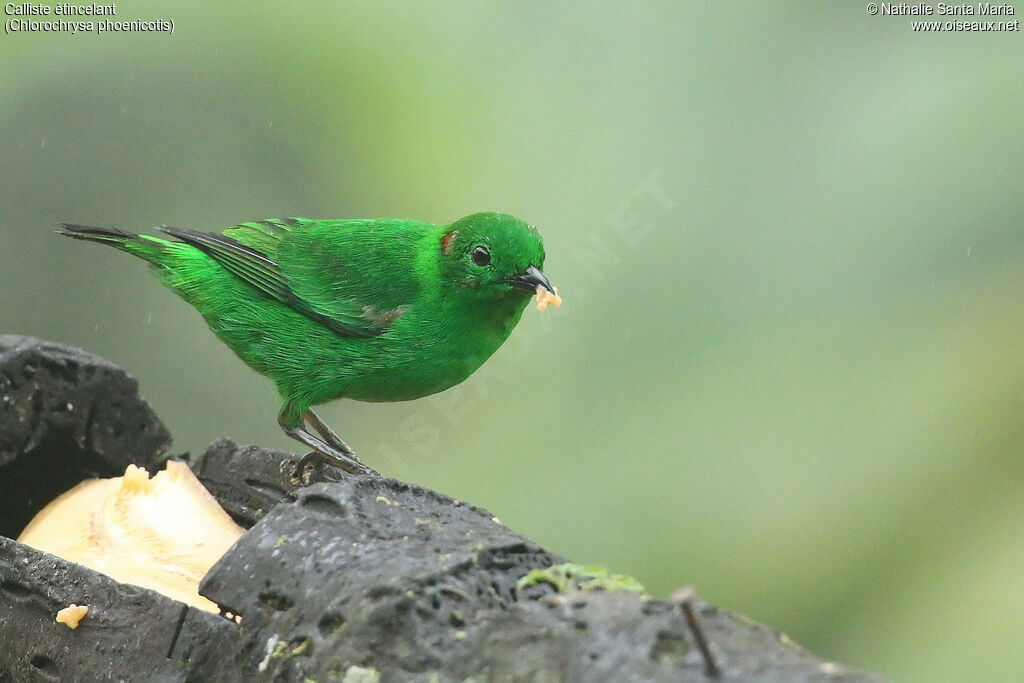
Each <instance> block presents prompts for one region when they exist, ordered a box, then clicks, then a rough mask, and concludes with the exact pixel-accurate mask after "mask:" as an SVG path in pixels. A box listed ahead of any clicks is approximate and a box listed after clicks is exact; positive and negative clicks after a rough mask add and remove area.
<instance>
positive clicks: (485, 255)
mask: <svg viewBox="0 0 1024 683" xmlns="http://www.w3.org/2000/svg"><path fill="white" fill-rule="evenodd" d="M470 256H472V258H473V263H475V264H476V265H478V266H486V265H489V264H490V262H491V252H489V251H487V247H477V248H476V249H474V250H473V253H472V254H470Z"/></svg>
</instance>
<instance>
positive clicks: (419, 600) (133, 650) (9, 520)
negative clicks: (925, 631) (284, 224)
mask: <svg viewBox="0 0 1024 683" xmlns="http://www.w3.org/2000/svg"><path fill="white" fill-rule="evenodd" d="M26 366H31V367H32V368H33V370H27V369H26ZM4 396H10V397H12V398H11V400H8V401H6V402H5V401H4V398H3V397H4ZM67 403H71V404H72V405H73V406H82V408H81V412H80V413H79V414H76V410H78V409H77V407H76V408H75V409H72V410H68V409H66V404H67ZM168 444H169V437H168V435H167V432H166V430H165V429H164V428H163V426H162V425H161V424H160V422H159V420H158V419H157V418H156V416H155V415H154V414H153V412H152V410H151V409H150V408H149V406H148V405H147V404H146V403H145V402H144V401H142V400H141V399H140V398H139V397H138V394H137V392H136V386H135V383H134V381H133V380H132V379H131V378H130V377H128V376H127V375H126V374H125V373H124V372H123V371H121V370H119V369H118V368H116V367H115V366H113V365H110V364H109V363H107V362H105V361H102V360H101V359H98V358H95V357H93V356H90V355H88V354H85V353H84V352H80V351H77V350H74V349H68V348H66V347H62V346H59V345H54V344H48V343H46V342H39V341H37V340H32V339H29V338H24V337H3V336H0V530H2V534H3V535H4V536H7V537H9V538H0V638H2V639H3V640H4V643H5V646H4V647H3V648H0V683H5V682H6V681H36V680H42V681H48V680H53V681H57V680H104V681H105V680H132V681H134V680H140V681H141V680H147V681H148V680H159V681H213V680H216V681H252V680H268V681H270V680H275V681H277V680H282V681H292V680H294V681H303V680H312V681H320V682H324V681H349V682H350V683H351V681H355V680H366V681H372V680H381V681H432V680H437V681H462V680H476V681H622V680H664V681H680V680H684V681H685V680H694V681H698V680H707V678H708V677H707V670H706V663H705V661H704V659H703V657H702V656H701V655H700V652H699V651H698V650H697V647H696V643H695V640H694V635H693V632H692V630H691V629H690V628H688V626H687V623H686V620H685V619H684V615H683V611H682V609H681V608H680V606H679V605H677V604H673V603H670V602H665V601H658V600H652V599H648V598H646V597H644V596H641V595H639V594H637V593H632V592H626V591H620V592H600V591H573V592H567V593H556V592H555V589H554V588H553V587H552V586H550V585H547V584H540V585H535V586H532V587H531V588H529V589H526V590H523V592H522V595H520V594H519V592H518V590H517V582H518V580H519V579H520V578H521V577H522V576H523V575H525V574H527V573H528V572H529V571H531V570H533V569H542V568H545V567H548V566H550V565H552V564H557V563H560V562H564V559H563V558H560V557H557V556H555V555H553V554H551V553H549V552H548V551H546V550H544V549H543V548H541V547H539V546H538V545H536V544H535V543H533V542H532V541H530V540H529V539H527V538H525V537H523V536H521V535H519V534H517V533H515V532H514V531H512V530H510V529H508V528H507V527H505V526H503V525H502V524H500V523H499V522H498V521H497V520H496V519H494V518H493V516H492V515H491V514H490V513H489V512H487V511H486V510H483V509H481V508H478V507H475V506H472V505H468V504H466V503H462V502H459V501H455V500H453V499H451V498H448V497H446V496H443V495H441V494H438V493H435V492H433V491H430V490H428V489H424V488H421V487H417V486H412V485H410V484H406V483H402V482H399V481H395V480H391V479H386V478H382V477H376V476H363V477H352V476H348V475H345V474H343V473H342V472H340V471H339V470H336V469H334V468H331V467H329V466H321V467H319V468H318V469H316V470H314V471H305V472H301V473H300V472H297V471H296V468H297V458H296V456H294V455H292V454H288V453H281V452H276V451H271V450H267V449H263V448H259V447H255V446H237V445H236V444H234V443H233V442H231V441H228V440H224V439H222V440H219V441H217V442H215V443H214V444H213V445H212V446H211V447H210V448H209V449H208V450H207V451H206V453H204V454H202V455H201V456H200V457H199V458H197V459H196V461H195V462H194V463H192V465H193V468H194V470H195V471H196V474H197V476H198V477H199V478H200V480H201V481H203V483H204V484H205V485H206V486H207V488H209V489H210V491H211V492H212V493H213V494H214V495H215V496H216V497H217V498H218V500H219V501H220V502H221V504H222V505H223V506H224V508H225V509H226V510H227V511H228V512H229V513H230V514H231V515H232V516H233V517H234V518H235V519H236V520H237V521H238V522H239V523H240V524H242V525H243V526H245V527H247V528H249V527H251V528H249V531H248V532H247V533H246V534H245V535H244V536H243V537H242V538H241V539H240V540H239V541H238V543H236V544H235V545H234V546H233V547H232V548H231V550H230V551H228V553H227V554H226V555H225V556H224V557H223V558H222V559H221V560H220V561H219V562H218V563H217V564H216V565H215V566H214V568H213V569H212V570H211V571H210V572H209V574H207V576H206V578H205V580H204V582H203V584H202V587H201V592H202V593H203V594H204V595H205V596H207V597H208V598H210V599H212V600H214V601H215V602H217V603H218V604H219V605H220V606H221V608H222V610H223V611H224V612H225V613H227V615H226V616H225V615H220V616H219V615H215V614H211V613H207V612H202V611H199V610H195V609H192V608H189V607H186V606H184V605H182V604H180V603H178V602H176V601H174V600H171V599H169V598H166V597H164V596H161V595H159V594H157V593H154V592H152V591H149V590H146V589H142V588H136V587H134V586H128V585H123V584H119V583H117V582H115V581H113V580H112V579H110V578H108V577H106V576H103V575H101V574H98V573H96V572H94V571H92V570H89V569H86V568H84V567H81V566H78V565H75V564H71V563H68V562H64V561H63V560H60V559H58V558H55V557H53V556H51V555H47V554H45V553H40V552H37V551H35V550H33V549H31V548H27V547H25V546H23V545H20V544H18V543H16V542H14V541H13V540H10V537H13V536H16V535H17V533H18V532H19V531H20V528H21V526H23V525H24V523H26V522H27V521H28V519H29V518H30V517H31V516H32V515H33V514H34V513H35V512H37V511H38V510H39V509H40V508H41V507H42V505H44V504H45V503H46V502H48V501H49V500H50V499H51V498H52V497H54V496H55V495H57V494H58V493H60V492H62V491H63V490H65V489H67V488H69V487H70V486H72V485H73V484H75V483H77V481H79V480H81V479H83V478H86V477H89V476H96V475H99V476H115V475H118V474H121V473H122V472H123V470H124V466H125V465H126V464H127V463H129V462H132V463H135V464H138V465H142V466H149V467H150V468H151V469H157V468H159V467H160V466H162V462H163V459H164V458H165V457H166V456H165V455H164V453H165V451H166V450H167V448H168ZM71 603H76V604H79V605H81V604H88V605H89V606H90V611H89V614H88V615H87V616H86V617H85V619H84V620H83V621H82V623H81V625H80V626H79V627H78V629H77V630H71V629H70V628H68V627H66V626H64V625H61V624H57V623H55V622H54V617H55V615H56V612H57V611H58V610H59V609H62V608H64V607H67V606H68V605H70V604H71ZM695 607H696V611H697V613H698V614H699V615H700V616H701V620H702V624H703V629H704V631H705V633H706V636H707V639H708V641H709V642H710V647H711V650H712V652H713V653H714V655H715V658H716V660H717V662H718V664H719V666H720V668H721V675H720V677H719V678H720V680H730V681H740V680H743V681H748V680H758V681H869V680H879V679H876V678H873V677H871V676H867V675H865V674H861V673H858V672H850V671H847V670H845V669H843V668H842V667H840V666H837V665H833V664H830V663H827V662H823V661H822V660H820V659H818V658H815V657H814V656H813V655H810V654H808V653H807V652H806V651H804V650H802V649H801V648H799V647H797V646H795V645H793V644H792V643H790V642H789V641H788V640H787V639H785V638H784V637H781V636H780V635H779V634H778V633H777V632H775V631H773V630H771V629H769V628H766V627H764V626H761V625H758V624H754V623H751V622H749V621H747V620H745V619H742V618H737V617H735V616H734V615H731V614H729V613H726V612H722V611H719V610H717V609H715V608H714V607H712V606H710V605H707V604H704V603H702V602H700V601H696V603H695Z"/></svg>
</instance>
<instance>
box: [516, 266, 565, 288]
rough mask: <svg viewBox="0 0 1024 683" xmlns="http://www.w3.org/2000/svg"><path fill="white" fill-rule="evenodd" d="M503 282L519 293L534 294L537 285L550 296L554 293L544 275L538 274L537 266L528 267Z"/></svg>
mask: <svg viewBox="0 0 1024 683" xmlns="http://www.w3.org/2000/svg"><path fill="white" fill-rule="evenodd" d="M505 282H507V283H509V284H510V285H512V287H514V288H515V289H518V290H519V291H521V292H529V293H530V294H534V293H536V291H537V285H540V286H541V287H543V288H544V289H546V290H548V291H549V292H551V293H552V294H554V293H555V288H554V286H553V285H552V284H551V283H550V282H549V281H548V279H547V278H546V277H544V273H542V272H540V269H539V268H537V266H530V267H529V268H527V269H526V270H524V271H523V272H522V273H520V274H519V275H516V276H513V277H510V278H508V279H507V280H505Z"/></svg>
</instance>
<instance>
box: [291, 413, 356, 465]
mask: <svg viewBox="0 0 1024 683" xmlns="http://www.w3.org/2000/svg"><path fill="white" fill-rule="evenodd" d="M305 419H306V422H308V423H309V426H310V427H312V428H313V429H314V430H315V431H316V433H317V434H319V435H320V438H322V439H323V440H324V442H325V443H326V444H327V445H328V446H330V447H331V448H333V449H334V450H336V451H338V452H340V453H341V454H342V455H343V457H345V458H347V459H348V460H352V461H355V462H357V463H360V464H361V463H362V460H360V459H359V456H358V455H356V452H355V451H354V450H352V447H351V446H349V445H348V444H347V443H345V442H344V441H342V439H341V437H340V436H338V435H337V434H336V433H335V432H334V430H333V429H331V428H330V427H329V426H328V425H327V423H326V422H324V421H323V420H321V419H320V416H319V415H317V414H316V413H314V412H313V411H312V410H307V411H306V415H305ZM328 457H332V456H331V455H328Z"/></svg>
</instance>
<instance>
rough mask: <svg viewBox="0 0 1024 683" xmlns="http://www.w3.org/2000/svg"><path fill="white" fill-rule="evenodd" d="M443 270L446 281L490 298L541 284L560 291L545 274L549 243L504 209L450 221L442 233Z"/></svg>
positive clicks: (526, 294)
mask: <svg viewBox="0 0 1024 683" xmlns="http://www.w3.org/2000/svg"><path fill="white" fill-rule="evenodd" d="M438 248H439V249H440V250H441V262H442V274H443V276H444V279H445V281H446V282H449V283H452V284H456V285H462V286H465V287H468V288H471V289H473V290H476V291H477V292H478V293H479V296H488V297H492V296H493V297H514V298H515V297H522V298H523V302H524V303H525V301H526V300H527V299H529V297H530V296H532V295H533V294H534V293H535V292H536V291H537V286H538V285H539V286H541V287H543V288H545V289H547V290H548V291H549V292H551V294H555V288H554V287H553V286H552V284H551V283H550V282H549V281H548V279H547V278H546V277H545V276H544V273H543V272H541V268H543V267H544V244H543V242H542V241H541V238H540V233H539V232H537V229H536V228H534V227H532V226H529V225H527V224H526V223H525V222H523V221H521V220H519V219H518V218H516V217H514V216H509V215H508V214H504V213H493V212H488V213H475V214H473V215H471V216H466V217H465V218H460V219H459V220H457V221H455V222H454V223H452V224H451V225H449V226H448V227H447V229H446V231H445V233H444V234H443V235H442V236H441V240H440V244H439V245H438Z"/></svg>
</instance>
